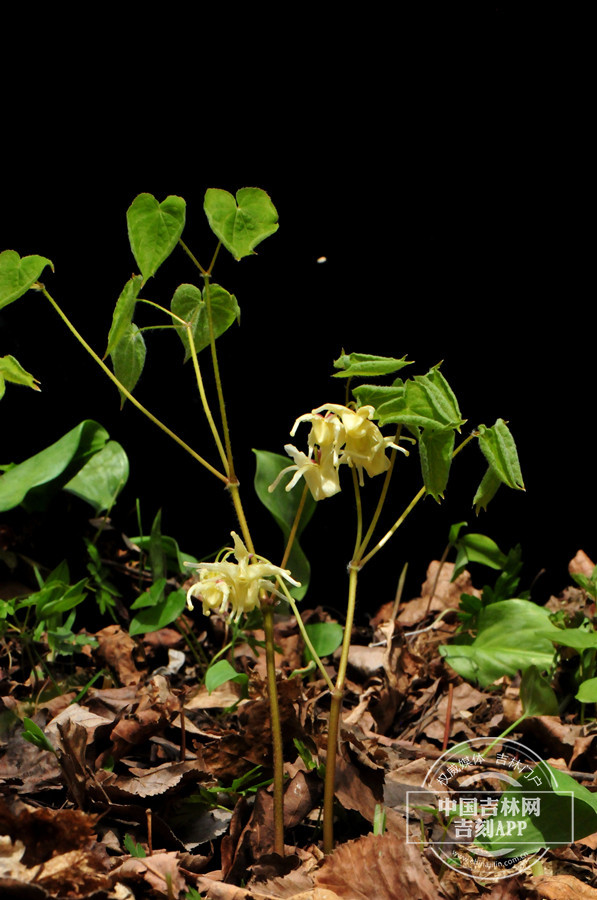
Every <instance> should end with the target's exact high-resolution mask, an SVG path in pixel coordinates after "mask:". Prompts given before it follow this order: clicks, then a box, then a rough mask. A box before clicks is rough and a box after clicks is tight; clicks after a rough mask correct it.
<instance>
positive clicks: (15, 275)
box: [0, 250, 54, 309]
mask: <svg viewBox="0 0 597 900" xmlns="http://www.w3.org/2000/svg"><path fill="white" fill-rule="evenodd" d="M46 266H50V268H51V269H52V271H54V264H53V263H52V262H51V261H50V260H49V259H46V257H45V256H24V257H23V258H22V259H21V257H20V256H19V254H18V253H17V252H16V250H5V251H4V252H3V253H0V309H2V307H3V306H8V304H9V303H12V302H13V300H18V299H19V297H22V296H23V294H26V293H27V291H28V290H29V288H30V287H31V285H32V284H35V282H36V281H37V280H38V278H39V276H40V275H41V273H42V272H43V270H44V269H45V267H46Z"/></svg>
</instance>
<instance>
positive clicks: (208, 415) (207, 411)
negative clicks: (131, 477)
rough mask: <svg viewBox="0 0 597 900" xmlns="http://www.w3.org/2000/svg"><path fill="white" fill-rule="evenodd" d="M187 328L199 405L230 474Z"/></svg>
mask: <svg viewBox="0 0 597 900" xmlns="http://www.w3.org/2000/svg"><path fill="white" fill-rule="evenodd" d="M186 329H187V337H188V339H189V347H190V349H191V359H192V360H193V369H194V370H195V379H196V381H197V387H198V389H199V396H200V397H201V405H202V406H203V412H204V413H205V417H206V419H207V421H208V423H209V427H210V429H211V433H212V435H213V438H214V441H215V442H216V447H217V448H218V453H219V454H220V459H221V460H222V464H223V466H224V469H225V470H226V474H227V475H229V474H230V467H229V465H228V458H227V456H226V451H225V450H224V447H223V445H222V440H221V438H220V433H219V431H218V429H217V428H216V423H215V422H214V417H213V415H212V412H211V409H210V406H209V403H208V401H207V395H206V393H205V387H204V386H203V378H202V377H201V369H200V368H199V357H198V356H197V348H196V347H195V338H194V337H193V329H192V328H191V326H190V325H189V324H187V326H186Z"/></svg>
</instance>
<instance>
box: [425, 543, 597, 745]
mask: <svg viewBox="0 0 597 900" xmlns="http://www.w3.org/2000/svg"><path fill="white" fill-rule="evenodd" d="M471 538H472V541H471ZM462 540H464V542H465V547H466V546H468V547H469V549H470V547H471V546H472V547H474V548H475V553H476V554H477V555H476V556H474V554H471V553H469V554H467V553H466V552H461V551H460V550H459V556H458V559H457V565H456V567H455V571H454V576H456V575H457V574H458V573H459V572H461V571H462V568H464V566H465V565H468V564H469V563H470V562H472V561H475V562H482V563H484V564H485V565H492V566H493V567H494V568H501V569H502V571H501V572H500V575H499V577H498V579H497V581H496V583H495V585H494V587H490V586H485V587H484V588H483V591H482V594H481V597H476V596H473V595H471V594H462V595H461V598H460V607H459V611H458V617H459V619H460V623H461V624H460V628H459V630H458V632H457V634H456V635H455V637H454V638H453V640H452V641H451V642H450V643H449V644H447V645H445V646H442V647H440V654H441V655H442V656H443V657H444V659H445V660H446V662H447V663H448V664H449V665H450V666H451V667H452V668H453V669H454V670H455V671H456V672H458V674H459V675H461V676H462V677H463V678H466V679H467V680H468V681H471V682H473V683H476V684H479V685H480V686H481V687H483V688H487V687H489V686H491V685H492V684H493V683H494V682H495V681H497V680H498V679H499V678H501V677H502V676H504V675H508V676H510V677H514V676H516V674H517V673H518V672H520V673H521V676H522V681H521V689H520V690H521V700H522V702H523V709H524V714H523V716H522V717H521V719H519V720H518V721H517V722H515V723H514V724H513V725H512V726H511V727H510V728H509V729H508V732H509V731H511V730H513V729H514V728H515V727H517V726H518V725H519V724H520V722H522V720H523V719H525V718H527V717H528V716H533V715H556V714H557V713H558V711H559V709H560V708H561V707H562V708H563V706H565V705H567V703H568V701H569V700H570V699H571V697H569V696H568V697H567V696H560V697H559V698H558V697H557V696H556V694H555V693H554V690H553V688H552V687H551V682H552V681H553V679H554V676H555V673H556V670H557V669H558V666H560V665H561V664H562V662H563V660H564V658H565V662H566V667H567V669H568V673H569V681H571V683H572V685H573V689H574V695H573V696H574V698H575V699H576V700H578V701H579V702H580V703H581V704H586V703H597V631H596V630H595V625H594V623H593V621H592V620H591V619H590V618H589V617H587V616H586V615H584V614H583V613H581V612H578V613H575V614H574V616H573V617H570V616H569V615H568V614H567V613H566V611H565V610H558V611H557V612H555V613H554V612H550V611H549V610H548V609H545V608H544V607H542V606H538V605H537V604H535V603H533V602H532V601H531V600H530V599H529V592H521V593H520V594H519V595H518V596H513V595H515V594H516V592H517V588H518V584H519V577H518V576H519V572H520V568H521V559H520V556H521V553H520V547H515V548H514V549H513V550H511V551H510V552H509V553H508V554H507V555H505V554H503V553H501V551H500V550H499V547H497V545H496V544H494V542H492V541H490V539H489V538H486V537H485V536H483V535H465V536H464V538H463V539H462ZM488 542H489V543H488ZM453 546H455V544H453ZM480 548H482V549H480ZM595 571H596V570H594V571H593V573H592V574H591V576H590V577H588V576H583V575H574V576H573V577H574V579H575V581H576V582H577V583H578V584H579V585H580V586H581V587H582V588H583V590H586V592H587V594H588V595H589V596H592V593H591V591H592V590H593V586H594V584H596V583H597V578H596V575H595ZM581 717H582V718H583V719H584V707H582V708H581ZM508 732H505V733H508ZM502 736H503V735H502Z"/></svg>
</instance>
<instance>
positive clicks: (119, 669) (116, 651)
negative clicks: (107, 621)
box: [95, 625, 142, 685]
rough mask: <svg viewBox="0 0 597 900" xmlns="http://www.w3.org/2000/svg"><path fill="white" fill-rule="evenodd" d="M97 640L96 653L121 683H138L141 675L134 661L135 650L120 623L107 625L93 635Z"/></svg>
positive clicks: (130, 638) (134, 645) (133, 643)
mask: <svg viewBox="0 0 597 900" xmlns="http://www.w3.org/2000/svg"><path fill="white" fill-rule="evenodd" d="M95 636H96V638H97V640H98V642H99V647H98V651H97V652H98V654H99V656H100V657H101V658H102V659H104V660H105V662H106V663H107V665H108V666H110V668H111V669H113V670H114V671H115V672H116V674H117V675H118V679H119V681H120V683H121V684H123V685H127V684H138V683H139V682H140V681H141V678H142V675H141V672H139V671H138V669H137V666H136V665H135V661H134V654H135V652H136V650H137V645H136V644H135V642H134V640H133V639H132V637H131V636H130V635H129V634H128V633H127V632H126V631H123V629H122V628H121V627H120V625H108V626H107V627H106V628H102V629H101V631H98V632H97V634H96V635H95Z"/></svg>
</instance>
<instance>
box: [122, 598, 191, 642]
mask: <svg viewBox="0 0 597 900" xmlns="http://www.w3.org/2000/svg"><path fill="white" fill-rule="evenodd" d="M186 603H187V595H186V593H185V591H182V590H178V591H172V593H171V594H168V596H167V597H166V598H165V600H163V601H162V602H161V603H158V604H157V606H149V607H146V608H145V609H142V610H141V611H140V612H139V613H137V615H136V616H135V617H134V618H133V619H131V624H130V625H129V634H130V635H136V634H147V633H148V632H150V631H159V629H160V628H166V627H167V626H168V625H171V624H172V622H176V620H177V619H178V617H179V616H180V614H181V613H182V612H183V610H184V608H185V606H186Z"/></svg>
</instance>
